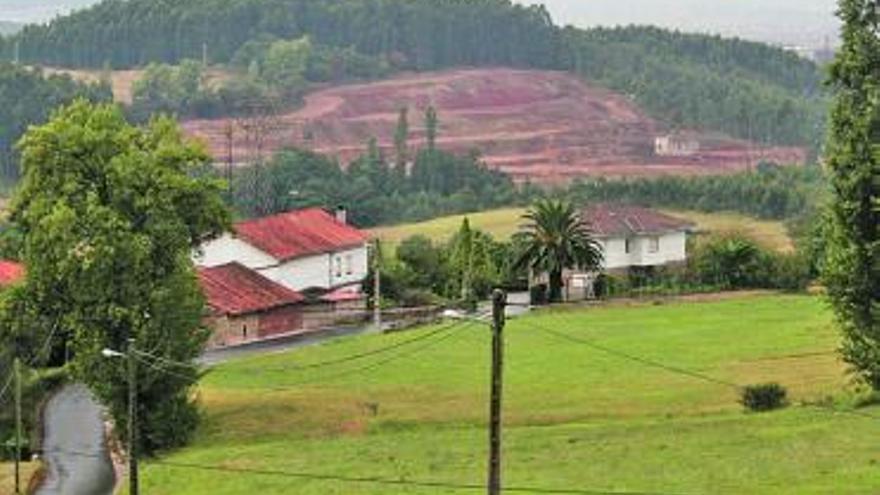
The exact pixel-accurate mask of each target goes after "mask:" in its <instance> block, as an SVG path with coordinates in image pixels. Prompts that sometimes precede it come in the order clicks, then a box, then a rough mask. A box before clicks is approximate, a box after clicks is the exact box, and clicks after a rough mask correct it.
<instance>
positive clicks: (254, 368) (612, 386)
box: [144, 295, 880, 495]
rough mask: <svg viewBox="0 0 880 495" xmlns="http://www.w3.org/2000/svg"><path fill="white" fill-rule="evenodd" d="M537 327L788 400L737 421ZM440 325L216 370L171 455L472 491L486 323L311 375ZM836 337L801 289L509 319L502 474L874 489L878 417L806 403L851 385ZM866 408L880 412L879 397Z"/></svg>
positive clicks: (356, 488) (688, 389)
mask: <svg viewBox="0 0 880 495" xmlns="http://www.w3.org/2000/svg"><path fill="white" fill-rule="evenodd" d="M542 328H544V329H546V328H549V329H552V330H555V331H559V332H564V333H565V334H567V335H571V336H576V337H578V338H583V339H590V341H595V342H598V343H600V344H601V345H603V346H606V347H608V348H612V349H617V350H622V351H625V352H627V353H630V354H633V355H638V356H642V357H645V358H647V359H650V360H654V361H657V362H662V363H666V364H670V365H673V366H675V367H678V368H681V369H686V370H690V371H695V372H698V373H701V374H704V375H707V376H710V377H713V378H717V379H719V380H723V381H728V382H733V383H737V384H749V383H756V382H766V381H778V382H780V383H782V384H783V385H785V386H787V387H788V388H789V391H790V395H791V398H792V401H793V405H792V406H791V407H789V408H787V409H784V410H781V411H776V412H771V413H764V414H748V413H744V412H743V411H742V409H741V406H739V405H738V404H737V399H738V396H737V393H736V390H734V389H732V388H728V387H726V386H723V385H718V384H715V383H711V382H708V381H701V380H697V379H694V378H692V377H690V376H686V375H683V374H680V373H674V372H670V371H667V370H663V369H659V368H656V367H651V366H645V365H643V364H640V363H636V362H632V361H629V360H626V359H622V358H620V357H618V356H613V355H609V354H605V353H601V352H597V351H595V350H593V349H591V348H590V347H588V346H585V345H580V344H576V343H573V342H570V341H565V340H562V339H560V338H558V337H555V336H553V335H551V334H549V333H547V332H546V331H545V330H542ZM429 331H431V329H424V330H419V331H416V332H407V333H403V334H397V335H383V336H365V337H359V338H351V339H344V340H337V341H333V342H328V343H326V344H324V345H320V346H317V347H313V348H307V349H302V350H298V351H295V352H290V353H285V354H277V355H271V356H263V357H257V358H252V359H247V360H242V361H238V362H234V363H229V364H226V365H223V366H221V367H219V368H217V369H216V370H214V371H213V372H212V373H210V374H209V375H208V376H207V377H206V379H205V380H204V382H203V386H202V402H203V405H204V407H205V411H206V420H205V422H204V424H203V426H202V428H201V430H200V431H199V433H198V436H197V439H196V442H195V443H194V444H193V445H192V446H191V447H189V448H186V449H184V450H182V451H180V452H178V453H175V454H174V455H172V456H170V457H169V458H166V459H164V460H163V461H160V462H166V461H167V462H175V463H191V464H204V465H211V466H223V467H229V468H245V469H258V470H278V471H285V472H304V473H316V474H325V475H342V476H348V477H373V476H378V477H383V478H386V479H393V480H429V481H443V482H451V483H468V484H472V483H475V484H479V483H481V482H482V481H483V480H484V470H485V458H486V445H485V444H486V431H485V423H486V413H487V390H488V364H489V362H488V360H489V334H488V330H487V329H486V328H483V327H482V326H479V325H474V324H471V325H462V326H460V327H456V328H454V329H453V330H451V331H450V332H451V333H448V334H446V333H441V334H438V335H437V336H435V337H432V338H430V339H425V340H424V341H420V342H419V343H417V344H413V345H412V346H405V347H401V348H399V349H396V350H394V351H392V352H390V353H388V354H379V355H374V356H370V357H368V358H364V359H363V360H358V361H351V362H346V363H339V364H334V365H331V366H326V367H322V368H312V369H309V368H307V367H308V366H310V365H314V364H316V363H321V362H326V361H328V360H329V361H336V360H339V359H340V358H343V357H345V356H349V355H351V354H353V353H361V352H364V351H369V350H374V349H380V348H383V347H385V346H388V345H393V344H395V343H399V342H402V341H404V340H408V339H412V338H414V337H416V336H420V335H424V332H429ZM434 339H437V340H434ZM422 345H430V347H428V348H423V349H419V347H420V346H422ZM836 345H837V337H836V333H835V331H834V329H833V327H832V325H831V319H830V315H829V312H828V311H827V310H826V309H825V307H824V306H823V304H822V303H821V302H819V300H817V299H815V298H811V297H808V296H776V295H772V296H767V295H764V296H750V297H744V298H736V299H732V300H722V301H712V302H686V303H682V302H677V303H666V304H661V305H642V306H636V307H623V306H617V307H607V308H591V309H564V310H555V311H552V312H545V313H540V314H534V315H531V316H527V317H525V318H522V319H519V320H514V321H511V322H510V323H509V325H508V328H507V330H506V350H507V354H506V369H505V373H506V374H505V387H506V388H505V391H506V396H505V433H504V437H505V464H504V475H505V476H504V477H505V481H506V483H507V484H508V485H512V486H528V487H550V488H577V489H590V490H600V491H611V490H626V491H639V492H651V493H684V494H698V493H700V494H704V493H713V494H715V493H718V494H727V493H730V494H740V493H755V494H771V493H773V494H775V493H792V494H795V493H797V494H804V493H806V494H811V493H812V494H825V493H840V494H846V493H852V494H857V493H858V494H863V493H872V490H875V489H876V488H877V487H878V486H880V467H878V466H880V464H878V463H880V449H878V448H877V447H876V436H877V434H878V429H880V423H878V421H876V420H871V419H868V418H863V417H858V416H851V415H844V414H835V413H834V412H832V411H828V410H823V409H817V408H813V407H808V406H804V405H802V402H803V401H817V400H822V399H825V398H827V397H829V396H836V397H838V398H839V397H842V396H845V395H846V394H849V393H850V392H847V383H848V381H847V378H846V375H845V373H844V367H843V365H842V364H841V363H840V362H839V361H838V359H837V358H836V356H835V355H834V353H833V350H834V348H835V346H836ZM417 350H418V351H419V352H418V353H415V351H417ZM392 357H394V359H392V360H390V361H388V362H384V361H385V360H388V359H391V358H392ZM364 366H373V367H372V368H370V369H365V370H361V369H360V368H361V367H364ZM838 407H846V406H843V405H841V406H838ZM863 411H864V412H870V413H872V414H880V408H877V407H874V408H867V409H864V410H863ZM144 482H145V487H146V490H145V492H146V493H150V494H156V495H159V494H169V495H170V494H238V493H260V494H287V493H297V494H315V495H317V494H356V495H358V494H377V495H378V494H422V493H462V494H464V493H478V492H479V491H474V490H455V489H446V488H444V489H438V488H418V487H405V486H388V485H377V484H370V483H340V482H334V481H328V480H314V479H311V480H310V479H300V478H293V477H283V476H277V475H257V474H243V473H234V472H222V471H207V470H206V471H202V470H198V469H192V468H180V467H173V466H167V465H160V464H157V463H155V462H154V463H149V464H148V465H147V467H146V471H145V476H144Z"/></svg>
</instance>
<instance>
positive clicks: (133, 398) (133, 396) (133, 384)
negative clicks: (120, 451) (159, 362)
mask: <svg viewBox="0 0 880 495" xmlns="http://www.w3.org/2000/svg"><path fill="white" fill-rule="evenodd" d="M135 353H136V350H135V340H134V339H128V352H126V353H122V352H119V351H114V350H112V349H104V350H102V351H101V355H103V356H104V357H106V358H123V359H127V360H128V482H129V488H128V492H129V494H130V495H139V490H138V486H139V483H138V463H137V458H138V452H137V359H136V358H135Z"/></svg>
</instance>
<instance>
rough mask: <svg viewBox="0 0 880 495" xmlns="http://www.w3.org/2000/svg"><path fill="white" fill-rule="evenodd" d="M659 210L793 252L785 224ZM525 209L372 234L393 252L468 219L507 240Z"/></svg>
mask: <svg viewBox="0 0 880 495" xmlns="http://www.w3.org/2000/svg"><path fill="white" fill-rule="evenodd" d="M660 211H662V212H664V213H666V214H669V215H672V216H676V217H679V218H683V219H686V220H689V221H691V222H693V223H694V224H696V226H697V229H698V231H700V232H719V233H727V232H739V233H742V234H745V235H747V236H749V237H751V238H752V239H754V240H755V241H757V242H758V243H760V244H762V245H763V246H764V247H766V248H768V249H773V250H777V251H781V252H790V251H792V250H793V249H794V245H793V244H792V240H791V238H790V237H789V235H788V232H787V230H786V228H785V225H784V224H783V223H782V222H778V221H772V220H757V219H754V218H751V217H747V216H745V215H740V214H737V213H727V212H722V213H702V212H697V211H690V210H668V209H661V210H660ZM525 212H526V209H525V208H502V209H497V210H490V211H484V212H478V213H468V214H466V215H450V216H446V217H441V218H436V219H434V220H428V221H425V222H417V223H409V224H401V225H395V226H390V227H379V228H376V229H373V230H371V231H370V233H371V234H372V235H374V236H376V237H378V238H379V239H381V240H382V241H383V242H384V243H385V244H386V245H387V246H388V247H389V248H391V249H393V248H394V247H396V246H397V245H398V244H400V242H401V241H403V240H404V239H406V238H407V237H410V236H413V235H416V234H421V235H424V236H426V237H428V238H430V239H431V240H432V241H436V242H445V241H447V240H449V238H451V237H452V236H453V235H454V234H455V233H456V232H457V231H458V229H459V227H461V222H462V220H464V218H465V217H467V218H468V220H469V221H470V223H471V227H474V228H478V229H480V230H484V231H485V232H487V233H488V234H491V235H492V237H494V238H495V239H497V240H507V239H509V238H510V236H511V235H513V234H514V233H516V232H517V230H519V227H520V226H521V225H522V223H523V220H522V218H521V217H522V215H523V214H524V213H525Z"/></svg>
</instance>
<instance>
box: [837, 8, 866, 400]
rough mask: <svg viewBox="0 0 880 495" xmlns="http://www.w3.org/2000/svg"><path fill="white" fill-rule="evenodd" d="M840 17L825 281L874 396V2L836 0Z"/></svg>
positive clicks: (847, 352)
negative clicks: (837, 0) (841, 33)
mask: <svg viewBox="0 0 880 495" xmlns="http://www.w3.org/2000/svg"><path fill="white" fill-rule="evenodd" d="M839 15H840V17H841V19H842V20H843V46H842V47H841V49H840V52H839V53H838V55H837V58H836V59H835V61H834V63H833V64H832V66H831V80H830V81H831V84H832V87H833V89H834V107H833V110H832V112H831V126H830V127H831V132H830V138H829V140H828V147H827V165H828V170H829V175H830V180H831V190H832V201H831V228H830V229H829V230H830V232H829V234H830V235H829V242H828V246H827V253H828V258H827V262H826V263H825V267H824V268H825V282H826V284H827V286H828V295H829V297H830V299H831V301H832V303H833V306H834V309H835V312H836V314H837V319H838V321H839V323H840V326H841V327H842V329H843V335H844V343H843V348H842V351H843V357H844V359H845V360H846V361H847V362H848V363H849V364H850V365H852V368H853V370H854V372H855V373H856V374H857V375H858V376H860V377H861V378H863V379H864V380H865V381H866V382H868V383H869V384H870V385H871V386H872V387H873V388H874V390H880V2H878V1H877V0H840V8H839Z"/></svg>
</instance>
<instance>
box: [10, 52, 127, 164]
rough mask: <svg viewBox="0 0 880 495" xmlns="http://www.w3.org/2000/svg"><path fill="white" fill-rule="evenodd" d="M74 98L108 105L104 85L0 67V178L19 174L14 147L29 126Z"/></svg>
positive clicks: (23, 69)
mask: <svg viewBox="0 0 880 495" xmlns="http://www.w3.org/2000/svg"><path fill="white" fill-rule="evenodd" d="M76 98H87V99H89V100H92V101H96V102H97V101H110V100H112V99H113V92H112V91H111V90H110V86H109V85H107V84H82V83H78V82H75V81H74V80H73V79H71V78H70V77H68V76H59V75H51V76H46V75H45V74H43V73H42V72H41V71H39V70H30V69H26V68H23V67H21V66H16V65H12V64H0V122H2V125H0V174H2V176H3V177H4V178H7V179H16V178H17V177H18V173H19V167H18V151H17V150H16V149H15V146H14V145H15V143H16V142H18V140H19V139H20V138H21V136H22V135H23V134H24V132H25V131H26V130H27V128H28V127H29V126H31V125H35V124H41V123H43V122H45V121H46V119H47V118H48V117H49V114H50V113H51V111H52V110H53V109H54V108H55V107H57V106H59V105H64V104H67V103H70V102H72V101H73V100H75V99H76Z"/></svg>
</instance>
